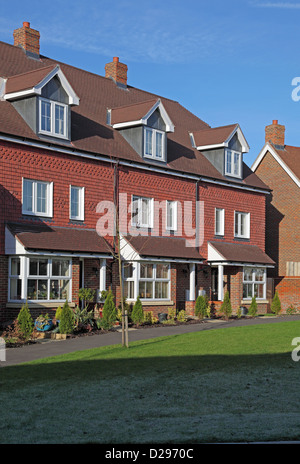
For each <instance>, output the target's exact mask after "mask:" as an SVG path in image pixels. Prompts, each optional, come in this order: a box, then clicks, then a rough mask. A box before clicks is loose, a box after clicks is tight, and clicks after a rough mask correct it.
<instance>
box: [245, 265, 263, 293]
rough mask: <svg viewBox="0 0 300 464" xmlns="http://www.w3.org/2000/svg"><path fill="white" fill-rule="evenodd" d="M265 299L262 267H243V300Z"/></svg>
mask: <svg viewBox="0 0 300 464" xmlns="http://www.w3.org/2000/svg"><path fill="white" fill-rule="evenodd" d="M253 297H255V298H257V299H265V298H266V269H265V268H263V267H244V272H243V299H252V298H253Z"/></svg>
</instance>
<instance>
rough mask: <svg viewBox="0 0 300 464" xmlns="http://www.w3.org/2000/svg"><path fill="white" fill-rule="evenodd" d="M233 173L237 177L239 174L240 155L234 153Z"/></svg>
mask: <svg viewBox="0 0 300 464" xmlns="http://www.w3.org/2000/svg"><path fill="white" fill-rule="evenodd" d="M233 173H234V175H236V176H238V175H239V173H240V155H239V153H234V167H233Z"/></svg>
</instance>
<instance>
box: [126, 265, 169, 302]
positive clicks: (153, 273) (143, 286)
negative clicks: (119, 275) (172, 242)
mask: <svg viewBox="0 0 300 464" xmlns="http://www.w3.org/2000/svg"><path fill="white" fill-rule="evenodd" d="M123 289H124V297H125V298H126V299H128V300H136V298H137V296H139V297H140V299H141V300H169V299H170V265H169V263H149V262H139V263H138V262H135V263H124V264H123Z"/></svg>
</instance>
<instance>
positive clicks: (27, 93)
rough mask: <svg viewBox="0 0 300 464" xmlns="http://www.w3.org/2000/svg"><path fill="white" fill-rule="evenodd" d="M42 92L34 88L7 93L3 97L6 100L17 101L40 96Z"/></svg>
mask: <svg viewBox="0 0 300 464" xmlns="http://www.w3.org/2000/svg"><path fill="white" fill-rule="evenodd" d="M40 94H41V91H40V90H38V89H36V88H35V87H32V89H27V90H20V92H12V93H6V94H5V95H4V96H3V99H4V100H15V99H16V98H22V97H28V96H30V95H40Z"/></svg>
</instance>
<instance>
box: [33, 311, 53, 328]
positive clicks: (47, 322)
mask: <svg viewBox="0 0 300 464" xmlns="http://www.w3.org/2000/svg"><path fill="white" fill-rule="evenodd" d="M34 325H35V328H36V329H37V330H38V331H39V332H47V330H51V329H52V327H53V322H52V319H51V318H50V317H49V314H48V313H47V314H45V315H44V314H41V315H40V316H39V317H37V318H36V320H35V323H34Z"/></svg>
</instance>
